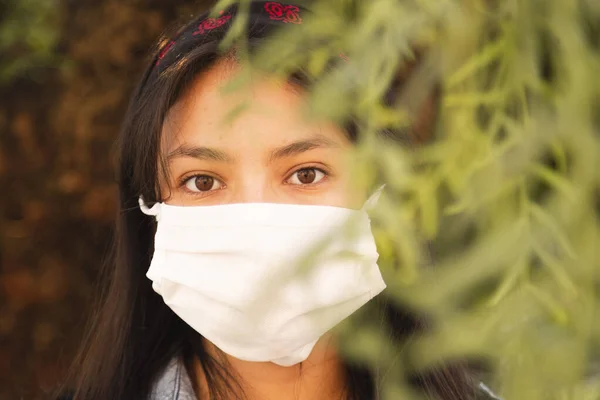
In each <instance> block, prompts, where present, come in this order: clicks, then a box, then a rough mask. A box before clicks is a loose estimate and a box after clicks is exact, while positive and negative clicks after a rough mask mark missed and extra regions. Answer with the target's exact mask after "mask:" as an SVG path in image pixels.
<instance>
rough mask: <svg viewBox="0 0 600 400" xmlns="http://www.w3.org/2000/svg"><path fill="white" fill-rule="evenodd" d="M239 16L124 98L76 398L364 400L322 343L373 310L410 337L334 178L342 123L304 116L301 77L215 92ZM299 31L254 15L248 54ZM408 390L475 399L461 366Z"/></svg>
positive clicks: (344, 181)
mask: <svg viewBox="0 0 600 400" xmlns="http://www.w3.org/2000/svg"><path fill="white" fill-rule="evenodd" d="M235 14H236V8H235V7H232V8H230V9H227V10H223V11H222V12H221V13H220V14H219V16H218V17H216V18H210V17H209V15H208V14H205V15H202V16H200V17H199V18H197V19H196V20H194V21H192V22H191V23H190V24H189V25H187V26H186V27H184V28H183V29H182V30H180V32H179V33H178V34H177V35H176V36H175V37H174V38H172V39H171V40H169V41H166V42H165V43H164V45H163V46H162V48H161V49H160V50H159V51H158V52H157V54H156V56H155V57H154V59H153V60H152V62H151V63H150V64H149V66H148V69H147V71H146V72H145V74H144V76H143V79H142V81H141V83H140V84H139V86H138V87H137V89H136V91H135V93H134V95H133V98H132V100H131V104H130V107H129V110H128V112H127V116H126V119H125V123H124V125H123V129H122V133H121V136H120V149H119V155H120V157H119V161H118V163H119V164H118V181H119V194H120V203H119V207H120V209H119V213H118V219H117V230H116V239H115V250H114V260H113V263H112V264H111V266H110V269H109V271H108V285H107V288H106V290H105V292H104V295H103V300H102V303H101V308H100V310H99V312H98V313H97V315H95V319H94V323H93V324H92V326H91V329H90V331H89V334H88V337H87V340H86V344H85V346H84V349H83V350H82V353H81V357H80V358H79V360H78V362H77V363H76V364H75V368H74V370H75V375H76V379H75V388H74V398H75V399H76V400H107V399H111V400H131V399H150V400H159V399H165V400H166V399H180V400H183V399H249V400H252V399H255V400H262V399H278V400H286V399H290V400H291V399H294V400H307V399H360V400H368V399H376V398H378V396H379V388H380V385H379V381H378V379H377V378H376V376H375V374H374V372H373V371H372V370H370V369H369V368H368V367H367V366H366V365H360V364H357V363H350V362H347V361H345V360H344V358H343V354H341V352H339V351H338V350H337V346H336V338H335V336H334V335H333V334H331V333H330V330H331V329H332V328H334V326H335V325H336V324H337V323H338V322H340V321H341V320H343V319H345V318H347V317H349V316H350V314H352V313H353V312H355V311H357V310H358V309H360V308H362V307H363V306H364V305H365V304H366V303H367V302H369V300H370V299H371V298H372V297H374V296H377V297H376V298H375V299H374V300H373V301H371V302H369V305H370V306H373V307H376V308H377V309H378V310H379V312H380V313H381V315H382V317H381V318H382V327H385V329H387V330H388V331H389V332H390V337H391V338H392V339H393V340H397V341H400V340H404V339H405V338H406V336H407V335H410V334H413V333H416V332H417V330H418V329H419V327H420V325H421V324H420V323H419V320H418V319H416V318H411V317H409V316H408V315H407V314H406V313H402V312H400V311H399V310H397V309H396V308H395V307H394V306H392V305H391V304H389V303H388V302H387V301H386V297H385V291H383V289H384V287H385V284H384V283H383V281H382V279H381V275H380V274H379V270H378V268H377V265H376V259H377V254H376V251H375V248H374V241H373V238H372V235H371V232H370V228H369V225H368V218H366V217H365V211H364V210H363V209H362V205H363V204H364V202H365V198H366V197H368V196H367V194H365V193H355V192H354V189H353V188H354V185H353V182H352V179H353V176H352V173H351V171H350V169H349V168H348V157H349V154H350V149H351V147H352V146H353V142H354V141H355V140H356V131H355V130H354V129H352V128H351V125H350V124H349V125H348V126H346V127H344V128H342V127H339V126H336V125H335V124H333V123H329V122H327V121H321V122H315V121H313V122H308V121H307V120H305V119H304V118H302V112H301V109H302V101H303V94H302V93H303V88H304V87H305V86H306V85H307V84H308V83H307V81H306V80H305V79H301V74H295V75H294V76H292V77H290V79H289V80H288V81H286V82H282V81H278V80H276V79H274V78H271V77H268V76H264V75H260V74H258V73H257V74H256V75H255V76H253V77H252V79H251V84H250V86H249V87H248V88H247V90H241V91H240V92H236V93H233V94H231V93H230V94H226V93H224V92H223V91H222V90H221V89H222V88H223V87H224V86H225V85H226V84H227V83H228V82H231V80H232V79H235V78H236V77H237V76H238V74H239V73H240V65H239V62H238V59H239V57H238V56H239V54H237V53H236V50H235V49H234V50H230V51H228V52H227V53H225V54H223V53H220V52H219V50H218V49H219V44H220V42H221V41H222V39H223V38H224V36H225V34H226V33H227V31H228V29H229V28H230V26H231V23H232V21H233V20H234V18H235ZM303 18H309V16H308V11H307V10H305V9H304V8H302V7H299V6H296V5H291V4H282V3H277V2H262V1H256V2H253V3H252V4H251V7H250V21H249V24H248V26H249V29H248V43H249V48H250V51H251V52H252V50H253V49H255V48H256V47H257V46H258V45H259V44H260V43H261V42H262V41H263V40H264V38H266V37H269V36H270V35H271V34H272V33H273V32H275V31H276V30H277V29H294V26H295V25H296V24H299V23H302V21H303ZM246 100H250V102H248V105H249V107H246V108H244V109H243V110H242V111H241V112H240V113H239V115H237V116H236V117H235V118H234V119H230V120H228V119H227V116H228V113H229V112H230V111H231V109H232V107H235V106H236V104H240V103H241V102H243V101H246ZM431 109H432V108H430V109H429V111H431ZM425 114H428V115H430V114H431V113H425ZM425 122H427V121H425ZM427 125H428V124H427V123H422V124H421V126H425V127H426V126H427ZM386 136H387V137H388V139H387V140H389V137H393V135H390V133H389V132H388V134H387V135H386ZM353 216H354V217H356V218H357V219H358V220H359V232H360V235H359V237H358V238H353V239H352V240H353V242H352V244H351V245H349V244H348V243H350V242H349V241H344V240H342V239H340V238H337V239H336V238H335V237H334V238H333V241H332V242H330V243H329V245H328V246H329V247H327V248H326V249H325V253H324V254H325V255H323V256H319V257H316V258H315V259H314V260H312V261H313V262H314V266H313V267H314V268H313V269H311V271H310V272H309V273H308V277H304V278H298V276H297V275H296V274H293V273H292V274H290V273H287V274H286V273H285V272H286V271H285V269H286V266H289V265H291V264H294V261H297V260H298V259H299V258H301V257H302V256H301V253H303V252H305V251H306V250H309V249H310V246H311V245H314V244H315V243H316V242H317V239H322V238H325V237H327V232H331V230H329V228H333V227H335V226H338V225H340V223H341V221H342V220H345V219H346V218H347V217H348V218H350V217H353ZM326 231H327V232H326ZM341 236H342V235H340V237H341ZM341 253H343V254H344V255H345V256H344V257H342V256H340V255H341ZM349 263H350V264H349ZM278 268H280V269H281V270H278ZM287 269H289V268H287ZM287 272H289V271H287ZM267 286H269V290H271V291H272V292H267V291H266V290H267V289H266V287H267ZM264 293H269V294H268V295H267V296H266V298H265V297H264V296H263V297H260V295H261V294H263V295H264ZM271 293H272V294H271ZM380 293H381V294H380ZM256 296H258V298H259V301H258V303H260V302H263V304H262V305H263V306H264V307H262V308H261V307H256V306H257V304H256V302H254V303H253V300H252V299H253V297H256ZM258 305H259V306H260V304H258ZM382 329H384V328H382ZM388 379H402V377H395V378H394V377H392V378H390V377H388ZM410 382H411V383H412V384H413V385H414V387H415V389H419V390H423V391H424V392H425V393H426V394H427V395H428V396H430V397H431V398H440V399H469V398H474V397H475V389H473V387H474V385H472V383H471V380H470V379H469V377H468V376H467V374H466V372H465V370H464V369H463V368H462V367H461V364H457V365H454V366H449V365H446V366H441V367H440V368H439V369H436V370H433V371H429V372H427V373H423V374H422V375H420V376H415V377H412V378H411V379H410Z"/></svg>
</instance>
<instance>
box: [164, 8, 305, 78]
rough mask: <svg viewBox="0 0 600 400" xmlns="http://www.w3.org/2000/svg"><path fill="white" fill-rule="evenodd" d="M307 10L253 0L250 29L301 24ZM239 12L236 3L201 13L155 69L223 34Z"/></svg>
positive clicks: (169, 46) (169, 43)
mask: <svg viewBox="0 0 600 400" xmlns="http://www.w3.org/2000/svg"><path fill="white" fill-rule="evenodd" d="M307 12H308V11H307V10H306V9H305V8H303V7H301V6H297V5H292V4H284V3H279V2H275V1H266V2H263V1H253V2H251V3H250V7H249V15H248V26H249V29H250V30H252V29H253V28H255V27H258V28H259V29H260V31H261V32H264V30H265V28H267V27H270V26H272V27H277V26H282V25H289V26H293V25H298V24H301V23H302V17H303V16H304V14H305V13H307ZM237 13H238V7H237V5H234V6H231V7H229V8H228V9H226V10H221V11H220V12H219V13H218V15H217V16H215V17H212V16H211V12H207V13H204V14H202V15H200V16H199V17H198V18H197V19H195V20H194V21H192V22H191V23H189V24H188V25H187V26H185V27H184V28H183V29H182V30H181V31H180V32H179V33H178V34H177V35H175V37H173V38H172V39H171V40H168V41H167V42H166V44H165V45H164V46H163V47H162V48H161V49H160V52H159V53H158V56H157V58H156V64H155V66H154V71H153V72H155V73H158V74H160V73H161V72H163V71H164V70H166V69H167V68H168V67H169V66H171V65H173V64H174V63H176V62H177V60H178V59H179V58H180V57H181V56H182V55H184V54H187V53H188V52H190V51H191V50H192V49H193V48H195V47H197V46H199V45H202V44H204V43H208V42H211V41H213V40H216V39H217V38H219V37H223V35H224V34H225V32H226V31H227V29H229V27H230V25H231V23H232V20H233V19H234V18H235V16H236V15H237ZM263 34H264V33H263Z"/></svg>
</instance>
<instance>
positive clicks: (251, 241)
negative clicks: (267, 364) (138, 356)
mask: <svg viewBox="0 0 600 400" xmlns="http://www.w3.org/2000/svg"><path fill="white" fill-rule="evenodd" d="M377 195H378V193H376V194H375V195H374V197H375V196H377ZM374 197H372V198H371V199H370V200H369V201H368V202H367V205H369V204H370V203H372V202H373V201H375V200H376V199H375V198H374ZM140 207H141V210H142V211H143V212H144V213H145V214H147V215H153V216H155V217H156V220H157V221H158V226H157V231H156V237H155V249H154V257H153V258H152V263H151V265H150V269H149V270H148V273H147V276H148V278H150V280H152V282H153V284H152V287H153V289H154V290H155V291H156V292H157V293H158V294H160V295H161V296H162V297H163V299H164V301H165V303H166V304H167V305H168V306H169V307H170V308H171V309H172V310H173V311H174V312H175V313H176V314H177V315H178V316H179V317H180V318H181V319H183V320H184V321H185V322H186V323H188V324H189V325H190V326H191V327H192V328H194V329H195V330H196V331H197V332H198V333H200V334H201V335H202V336H204V337H205V338H206V339H208V340H210V341H211V342H212V343H213V344H214V345H216V346H217V347H218V348H219V349H221V350H222V351H223V352H225V353H227V354H229V355H231V356H233V357H236V358H238V359H241V360H246V361H262V362H264V361H271V362H274V363H276V364H279V365H282V366H290V365H294V364H297V363H299V362H302V361H304V360H306V358H307V357H308V356H309V354H310V352H311V351H312V349H313V347H314V345H315V344H316V342H317V340H318V339H319V338H320V337H321V336H322V335H323V334H325V333H326V332H327V331H329V330H330V329H331V328H333V327H334V326H335V325H337V324H338V323H339V322H341V321H342V320H344V319H345V318H347V317H348V316H349V315H350V314H352V313H353V312H355V311H356V310H358V309H359V308H360V307H362V306H363V305H364V304H365V303H367V302H368V301H369V300H370V299H371V298H373V297H374V296H376V295H377V294H379V293H380V292H381V291H382V290H383V289H385V283H384V281H383V279H382V277H381V273H380V271H379V268H378V266H377V258H378V254H377V249H376V247H375V240H374V238H373V235H372V233H371V227H370V220H369V216H368V214H367V212H366V210H365V209H364V208H363V209H362V210H351V209H345V208H338V207H330V206H313V205H290V204H269V203H251V204H249V203H245V204H227V205H217V206H201V207H178V206H170V205H167V204H164V203H157V204H155V205H154V206H153V207H152V208H148V207H146V206H145V204H144V203H143V201H142V200H141V199H140ZM302 263H304V264H307V265H306V266H305V267H303V266H302V265H301V264H302Z"/></svg>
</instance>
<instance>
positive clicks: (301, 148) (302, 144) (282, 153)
mask: <svg viewBox="0 0 600 400" xmlns="http://www.w3.org/2000/svg"><path fill="white" fill-rule="evenodd" d="M335 147H340V144H339V143H337V142H335V141H333V140H331V139H328V138H326V137H325V136H320V135H319V136H314V137H312V138H308V139H303V140H298V141H295V142H292V143H290V144H286V145H285V146H282V147H278V148H276V149H273V150H272V151H271V154H270V156H269V162H272V161H275V160H276V159H279V158H285V157H291V156H295V155H298V154H300V153H304V152H305V151H309V150H313V149H316V148H335Z"/></svg>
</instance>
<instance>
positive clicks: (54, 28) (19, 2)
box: [0, 0, 60, 84]
mask: <svg viewBox="0 0 600 400" xmlns="http://www.w3.org/2000/svg"><path fill="white" fill-rule="evenodd" d="M59 18H60V4H59V1H58V0H45V1H39V0H5V1H4V2H3V3H2V4H0V54H2V55H3V56H2V57H1V58H0V60H1V61H0V84H2V83H6V82H8V81H9V80H11V79H14V78H15V77H17V76H22V75H26V74H28V73H29V72H31V70H33V69H39V68H43V67H47V66H56V65H58V63H59V57H58V55H57V53H56V46H57V45H58V41H59V39H60V36H59V35H60V31H59V23H60V21H59Z"/></svg>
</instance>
